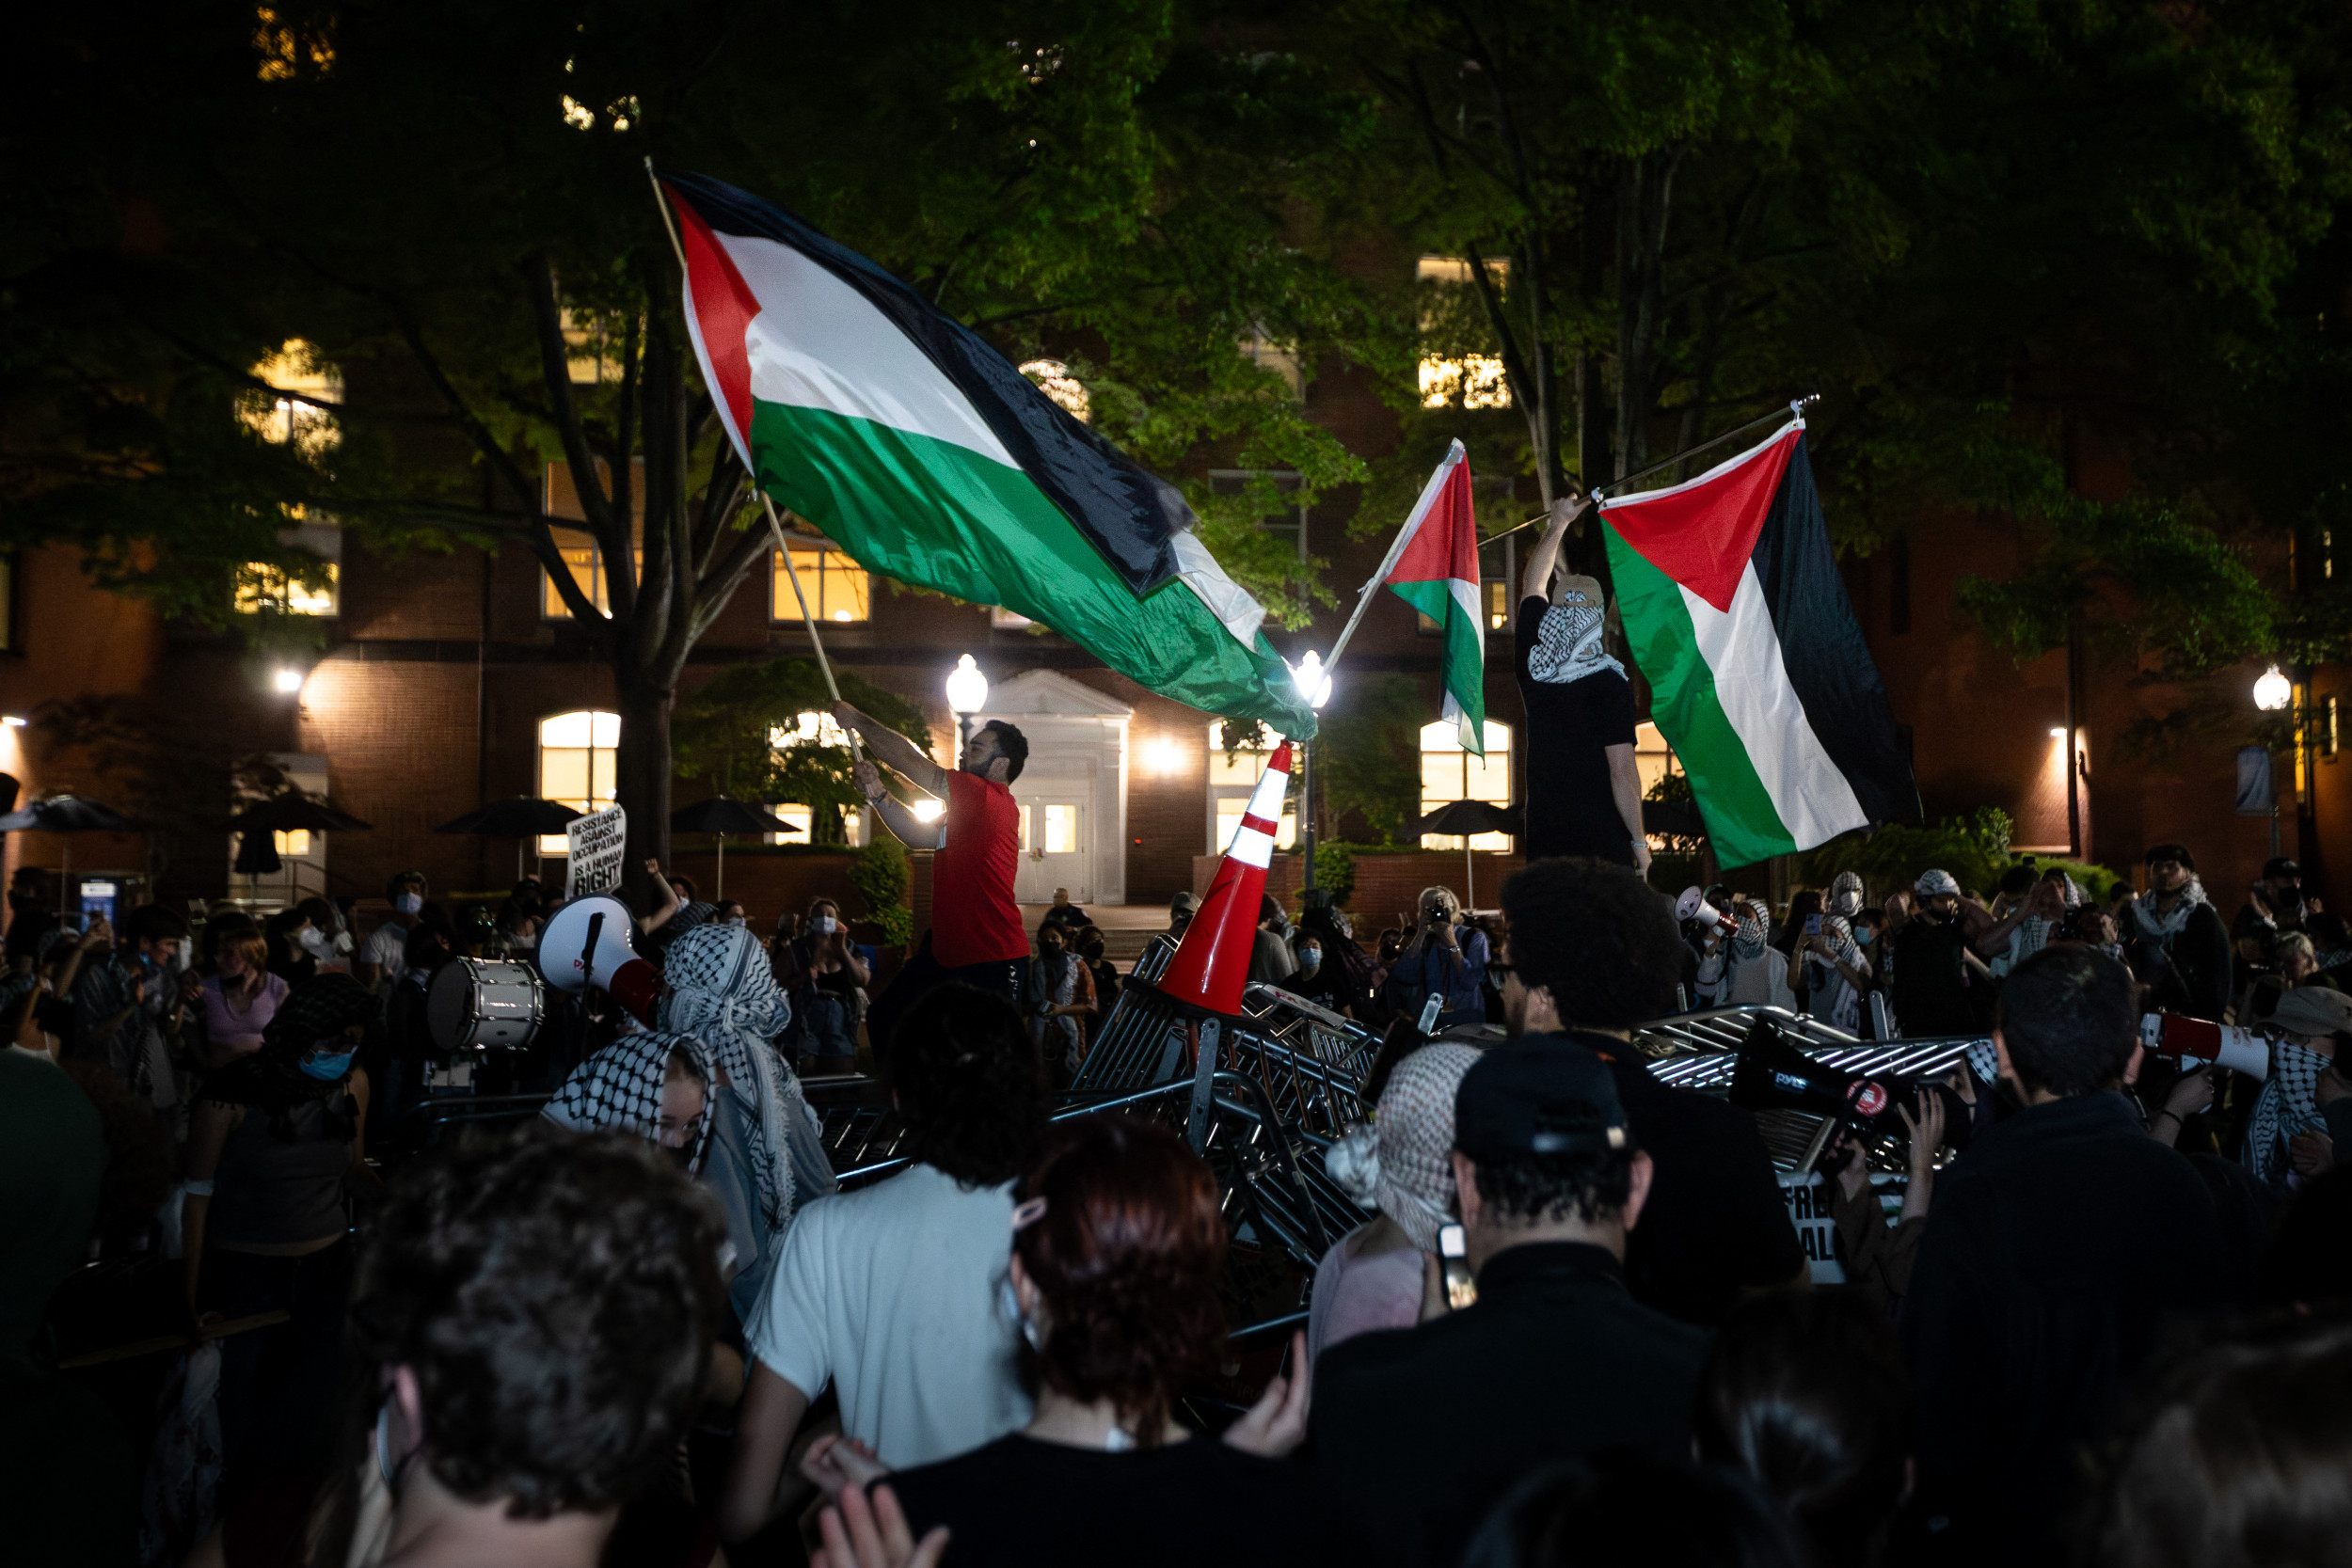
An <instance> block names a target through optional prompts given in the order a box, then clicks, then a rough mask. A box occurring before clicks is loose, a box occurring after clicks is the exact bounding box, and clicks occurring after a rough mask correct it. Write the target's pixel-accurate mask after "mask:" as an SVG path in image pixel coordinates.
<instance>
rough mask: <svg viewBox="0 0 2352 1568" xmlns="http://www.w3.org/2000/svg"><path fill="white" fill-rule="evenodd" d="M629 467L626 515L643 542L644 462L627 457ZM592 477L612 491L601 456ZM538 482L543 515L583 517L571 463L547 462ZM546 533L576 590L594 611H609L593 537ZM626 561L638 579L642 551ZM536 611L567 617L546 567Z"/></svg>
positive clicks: (557, 618) (559, 530) (568, 531)
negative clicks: (553, 541)
mask: <svg viewBox="0 0 2352 1568" xmlns="http://www.w3.org/2000/svg"><path fill="white" fill-rule="evenodd" d="M628 467H629V472H628V478H629V487H630V489H629V504H630V513H629V515H630V518H631V519H632V531H633V533H634V535H635V536H636V538H637V540H638V541H639V543H640V544H641V545H642V544H643V542H644V528H645V460H644V458H642V457H634V458H631V459H629V466H628ZM596 481H597V483H599V484H601V485H603V486H604V490H605V493H606V494H607V495H611V494H612V467H611V466H610V465H609V464H607V463H606V462H605V461H604V459H603V458H601V457H599V458H598V459H596ZM542 484H543V489H542V492H541V496H540V501H539V505H540V508H541V509H542V510H543V511H545V512H546V513H547V515H548V516H550V517H564V518H568V519H570V520H571V521H573V522H575V523H584V522H586V521H587V520H588V513H587V510H586V509H585V508H584V507H582V506H581V505H580V487H579V486H578V485H577V484H576V483H573V480H572V466H571V465H570V464H568V463H550V464H548V467H547V473H546V475H545V477H544V479H543V481H542ZM549 532H550V533H552V534H553V535H554V537H555V548H556V553H557V554H558V555H560V556H562V557H563V560H564V569H565V570H567V571H569V572H570V573H571V574H572V581H573V582H574V583H575V584H577V585H578V587H579V589H580V593H581V594H583V595H584V596H585V597H586V598H587V600H588V602H589V603H590V604H593V605H595V606H596V610H597V613H599V614H603V615H610V614H611V613H612V593H611V585H610V584H609V583H607V582H606V580H605V567H604V551H603V549H602V547H601V546H598V545H597V544H596V535H595V534H593V533H590V532H588V531H586V530H585V529H572V528H556V529H550V530H549ZM630 559H631V560H632V561H634V562H636V567H637V572H638V575H639V576H640V577H641V578H642V577H643V576H644V569H645V552H644V549H642V548H640V549H638V550H635V551H633V552H632V554H631V557H630ZM539 614H540V616H541V617H542V618H543V619H545V620H549V621H568V620H570V619H571V618H572V608H571V606H569V605H567V604H565V603H564V591H563V590H562V589H560V588H558V587H556V585H555V579H554V578H551V577H549V576H548V575H547V574H546V573H545V571H542V572H541V574H540V577H539Z"/></svg>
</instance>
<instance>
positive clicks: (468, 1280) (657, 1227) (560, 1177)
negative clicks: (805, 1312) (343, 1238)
mask: <svg viewBox="0 0 2352 1568" xmlns="http://www.w3.org/2000/svg"><path fill="white" fill-rule="evenodd" d="M725 1234H726V1227H725V1222H724V1220H723V1218H722V1217H721V1215H720V1213H719V1212H718V1209H717V1207H716V1205H715V1204H713V1203H712V1202H711V1200H710V1199H709V1198H707V1196H704V1195H703V1194H702V1193H701V1191H700V1190H699V1189H697V1188H695V1187H694V1186H693V1185H692V1184H691V1183H690V1182H689V1181H688V1180H687V1179H686V1177H685V1176H683V1175H682V1174H681V1173H679V1172H678V1171H677V1170H675V1169H674V1168H673V1167H672V1166H671V1165H669V1164H667V1163H665V1162H664V1161H663V1160H662V1159H661V1157H660V1154H659V1152H658V1151H656V1150H654V1149H653V1148H650V1147H649V1146H648V1145H646V1144H645V1143H644V1141H643V1140H641V1139H636V1138H629V1137H624V1136H621V1135H619V1134H597V1135H591V1136H582V1135H580V1134H578V1133H573V1132H564V1131H563V1130H561V1129H558V1128H555V1127H553V1126H550V1125H548V1123H546V1122H542V1121H537V1120H533V1121H532V1122H530V1123H528V1124H526V1125H525V1126H524V1127H522V1128H519V1129H517V1130H516V1131H515V1132H511V1133H509V1134H507V1135H504V1136H501V1137H495V1138H475V1139H469V1140H465V1141H463V1142H461V1143H459V1144H458V1145H456V1146H455V1147H453V1148H451V1149H449V1150H447V1151H445V1152H442V1153H439V1154H437V1155H435V1156H433V1157H431V1158H429V1159H427V1160H425V1161H422V1162H421V1163H420V1164H417V1165H414V1166H412V1167H411V1168H410V1169H409V1170H407V1171H406V1172H405V1173H403V1176H402V1178H401V1180H399V1181H398V1182H397V1183H395V1184H394V1186H393V1189H392V1194H391V1196H390V1199H389V1201H388V1202H387V1203H386V1205H385V1208H384V1212H383V1214H382V1216H381V1217H380V1218H379V1219H378V1220H377V1222H376V1225H375V1228H374V1231H373V1234H372V1235H371V1236H370V1237H369V1239H368V1242H367V1244H366V1247H365V1250H364V1251H363V1252H362V1254H361V1257H360V1259H359V1266H358V1277H357V1279H356V1281H355V1283H354V1286H353V1293H352V1310H351V1332H350V1337H349V1340H348V1344H349V1346H350V1348H351V1350H352V1351H353V1352H354V1353H355V1354H356V1355H357V1357H358V1360H359V1362H360V1364H361V1366H362V1367H363V1368H367V1369H374V1368H384V1367H393V1366H402V1367H407V1368H409V1369H410V1370H413V1371H414V1372H415V1374H416V1378H417V1386H418V1390H419V1394H420V1399H421V1404H422V1406H423V1410H424V1427H425V1433H426V1439H425V1441H426V1447H425V1449H424V1451H423V1454H422V1456H421V1457H422V1461H423V1463H425V1464H426V1465H430V1466H431V1468H432V1472H433V1474H434V1476H435V1477H436V1478H437V1480H439V1481H441V1483H442V1484H444V1485H446V1486H447V1487H449V1489H450V1490H451V1491H453V1492H454V1493H456V1494H457V1495H458V1496H460V1497H466V1498H468V1499H469V1500H471V1501H474V1502H487V1501H490V1500H492V1499H495V1498H500V1497H503V1498H506V1499H507V1500H508V1502H507V1510H508V1513H510V1514H512V1515H514V1516H516V1517H520V1518H535V1519H543V1518H546V1517H548V1515H550V1514H553V1513H559V1512H563V1511H566V1510H597V1509H605V1508H612V1507H614V1506H616V1505H618V1504H621V1503H624V1502H627V1501H628V1499H629V1498H630V1497H634V1496H636V1495H637V1494H638V1493H640V1492H642V1491H643V1490H644V1488H645V1486H646V1485H647V1484H648V1483H649V1482H650V1481H653V1480H654V1479H655V1477H656V1476H658V1475H659V1474H660V1471H661V1468H662V1466H664V1465H667V1464H669V1463H670V1462H671V1461H672V1459H673V1458H674V1457H675V1454H676V1451H677V1446H678V1441H679V1439H680V1438H681V1437H682V1436H683V1435H684V1434H685V1433H686V1430H687V1424H688V1422H689V1421H690V1420H691V1418H692V1417H693V1414H694V1409H695V1406H696V1402H697V1401H698V1400H699V1398H700V1396H701V1391H702V1385H703V1378H704V1375H705V1372H706V1369H707V1366H708V1364H709V1360H710V1344H711V1337H712V1335H713V1333H714V1332H715V1331H716V1329H717V1327H718V1318H719V1308H720V1306H721V1304H722V1303H723V1301H724V1300H725V1294H724V1291H723V1290H722V1288H721V1285H720V1282H719V1246H720V1243H721V1242H722V1241H723V1239H724V1237H725ZM372 1414H373V1413H371V1415H372Z"/></svg>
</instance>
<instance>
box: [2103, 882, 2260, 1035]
mask: <svg viewBox="0 0 2352 1568" xmlns="http://www.w3.org/2000/svg"><path fill="white" fill-rule="evenodd" d="M2147 863H2148V891H2147V892H2145V893H2143V894H2141V895H2139V896H2138V897H2137V898H2135V899H2133V900H2132V903H2131V906H2130V907H2131V912H2132V920H2131V925H2132V928H2131V929H2130V930H2129V931H2127V932H2126V933H2125V935H2124V946H2125V948H2126V950H2127V951H2128V952H2129V953H2130V955H2131V962H2132V973H2133V974H2136V975H2137V976H2138V977H2139V983H2140V984H2141V985H2142V986H2143V987H2145V988H2146V991H2145V994H2144V997H2143V1006H2146V1007H2147V1008H2150V1009H2161V1010H2163V1011H2166V1012H2175V1013H2186V1014H2187V1015H2188V1016H2189V1017H2191V1018H2201V1019H2203V1020H2205V1021H2206V1022H2210V1023H2219V1022H2221V1021H2222V1015H2223V1013H2224V1012H2226V1011H2227V1010H2228V1008H2229V1006H2230V997H2231V988H2232V986H2233V982H2234V980H2235V974H2234V972H2233V971H2234V965H2233V958H2234V957H2235V956H2234V955H2233V953H2232V951H2231V948H2230V927H2228V926H2227V925H2226V924H2225V923H2224V922H2223V921H2222V918H2221V914H2220V911H2217V910H2216V909H2215V908H2214V907H2213V901H2212V900H2211V899H2209V898H2207V897H2206V896H2205V885H2204V883H2203V882H2201V881H2200V880H2199V879H2198V877H2197V859H2196V857H2195V856H2193V855H2191V854H2190V853H2189V852H2188V848H2187V847H2186V846H2185V845H2179V844H2158V845H2155V846H2153V847H2151V848H2150V849H2149V851H2148V854H2147Z"/></svg>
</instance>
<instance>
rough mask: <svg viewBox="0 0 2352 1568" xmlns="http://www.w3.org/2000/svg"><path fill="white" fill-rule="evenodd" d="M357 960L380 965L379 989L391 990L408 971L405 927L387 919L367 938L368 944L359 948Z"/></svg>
mask: <svg viewBox="0 0 2352 1568" xmlns="http://www.w3.org/2000/svg"><path fill="white" fill-rule="evenodd" d="M359 961H360V962H361V963H363V964H380V965H382V966H383V970H384V978H383V980H382V981H381V982H380V983H379V989H380V990H391V989H392V988H393V987H394V986H396V985H398V984H399V983H400V977H401V976H402V975H404V974H407V973H408V931H407V928H406V927H403V926H401V925H399V924H397V923H395V922H393V921H389V920H388V921H386V922H384V924H383V925H381V926H378V927H376V928H375V930H374V932H373V934H372V935H371V936H370V937H369V938H368V944H367V945H366V946H365V947H362V948H361V949H359Z"/></svg>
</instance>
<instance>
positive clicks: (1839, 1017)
mask: <svg viewBox="0 0 2352 1568" xmlns="http://www.w3.org/2000/svg"><path fill="white" fill-rule="evenodd" d="M1821 935H1822V936H1823V937H1824V938H1826V939H1827V940H1828V942H1829V946H1830V953H1831V955H1832V957H1831V958H1830V960H1829V961H1828V962H1827V963H1824V962H1823V961H1822V960H1821V958H1820V955H1819V954H1814V955H1813V956H1811V957H1810V958H1807V959H1806V960H1805V961H1806V963H1807V964H1809V965H1810V966H1811V968H1812V974H1813V976H1814V978H1813V980H1812V990H1813V992H1814V995H1815V997H1816V998H1817V999H1823V1000H1825V1001H1826V1003H1827V1006H1826V1007H1822V1006H1816V1007H1815V1008H1814V1011H1815V1013H1816V1014H1817V1015H1819V1016H1823V1017H1826V1018H1827V1019H1828V1020H1829V1022H1830V1023H1831V1025H1832V1026H1833V1027H1835V1028H1838V1029H1843V1030H1844V1031H1845V1032H1846V1033H1848V1034H1849V1035H1852V1034H1859V1033H1860V1032H1861V1029H1862V993H1861V992H1860V991H1858V990H1854V986H1853V982H1852V981H1851V980H1849V979H1847V978H1846V974H1845V969H1841V968H1839V967H1838V966H1839V965H1841V964H1842V965H1845V966H1846V967H1847V968H1851V969H1858V970H1860V971H1861V972H1862V973H1863V974H1869V973H1870V960H1869V959H1867V958H1864V957H1863V956H1862V949H1861V947H1860V946H1859V945H1857V944H1856V943H1855V942H1854V940H1853V927H1851V926H1850V925H1848V924H1847V922H1846V917H1845V916H1844V915H1839V914H1828V915H1823V916H1822V917H1821ZM1823 971H1827V974H1825V975H1824V974H1823Z"/></svg>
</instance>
